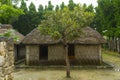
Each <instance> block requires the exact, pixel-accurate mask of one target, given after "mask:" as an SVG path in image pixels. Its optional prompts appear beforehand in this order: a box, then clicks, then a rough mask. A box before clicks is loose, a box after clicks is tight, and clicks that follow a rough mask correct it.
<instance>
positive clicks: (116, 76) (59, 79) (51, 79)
mask: <svg viewBox="0 0 120 80" xmlns="http://www.w3.org/2000/svg"><path fill="white" fill-rule="evenodd" d="M102 55H103V59H104V60H105V61H107V62H111V63H112V64H114V65H115V70H113V69H75V70H71V76H72V78H70V79H67V78H65V70H63V69H62V70H60V69H58V70H56V69H55V70H54V69H53V70H50V69H45V70H39V69H20V70H16V71H15V73H14V76H15V77H14V80H120V71H119V69H120V57H119V55H118V54H116V53H112V52H104V53H103V54H102Z"/></svg>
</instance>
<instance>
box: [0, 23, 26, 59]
mask: <svg viewBox="0 0 120 80" xmlns="http://www.w3.org/2000/svg"><path fill="white" fill-rule="evenodd" d="M9 30H12V31H13V34H14V35H13V36H16V37H17V38H18V40H17V41H14V52H15V60H20V59H23V58H25V45H22V44H20V43H21V41H22V40H23V39H24V36H23V35H22V34H21V33H19V32H17V31H16V30H14V29H13V27H12V25H9V24H3V25H0V34H4V33H6V32H7V31H9Z"/></svg>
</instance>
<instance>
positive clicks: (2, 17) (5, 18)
mask: <svg viewBox="0 0 120 80" xmlns="http://www.w3.org/2000/svg"><path fill="white" fill-rule="evenodd" d="M21 14H24V12H23V11H22V10H21V9H15V8H14V7H13V6H8V5H5V4H4V5H1V6H0V22H1V23H2V24H8V23H11V22H13V21H15V20H16V19H17V18H18V16H19V15H21Z"/></svg>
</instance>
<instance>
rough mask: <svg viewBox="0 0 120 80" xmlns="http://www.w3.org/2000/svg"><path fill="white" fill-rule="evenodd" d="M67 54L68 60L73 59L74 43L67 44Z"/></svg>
mask: <svg viewBox="0 0 120 80" xmlns="http://www.w3.org/2000/svg"><path fill="white" fill-rule="evenodd" d="M68 56H69V59H70V60H72V59H75V53H74V44H69V45H68Z"/></svg>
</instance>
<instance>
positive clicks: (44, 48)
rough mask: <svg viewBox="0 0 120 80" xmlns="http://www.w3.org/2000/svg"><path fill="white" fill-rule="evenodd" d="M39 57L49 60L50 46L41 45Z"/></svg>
mask: <svg viewBox="0 0 120 80" xmlns="http://www.w3.org/2000/svg"><path fill="white" fill-rule="evenodd" d="M39 48H40V49H39V50H40V53H39V59H40V60H47V59H48V46H47V45H40V47H39Z"/></svg>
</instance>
